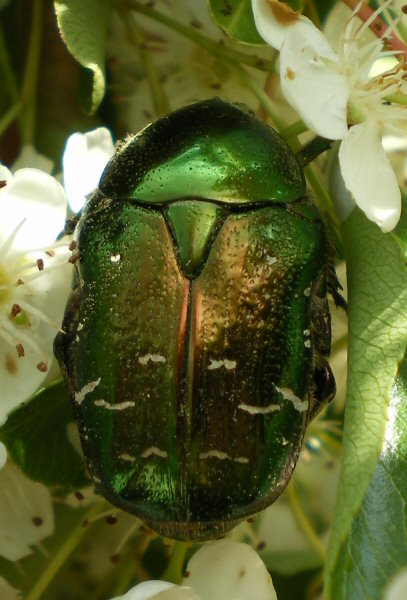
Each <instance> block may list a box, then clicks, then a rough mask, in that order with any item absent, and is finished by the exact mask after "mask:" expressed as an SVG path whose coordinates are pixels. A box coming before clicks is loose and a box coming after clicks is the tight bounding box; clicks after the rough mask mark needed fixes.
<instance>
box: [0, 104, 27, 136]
mask: <svg viewBox="0 0 407 600" xmlns="http://www.w3.org/2000/svg"><path fill="white" fill-rule="evenodd" d="M22 108H23V103H22V102H21V100H17V102H15V103H14V104H13V105H12V106H11V107H10V108H9V109H8V111H7V112H6V113H5V114H4V115H3V116H2V117H1V118H0V135H2V133H3V132H4V131H5V130H6V129H7V127H8V126H9V125H10V124H11V123H12V122H13V121H14V119H15V118H16V116H17V115H19V114H20V111H21V109H22Z"/></svg>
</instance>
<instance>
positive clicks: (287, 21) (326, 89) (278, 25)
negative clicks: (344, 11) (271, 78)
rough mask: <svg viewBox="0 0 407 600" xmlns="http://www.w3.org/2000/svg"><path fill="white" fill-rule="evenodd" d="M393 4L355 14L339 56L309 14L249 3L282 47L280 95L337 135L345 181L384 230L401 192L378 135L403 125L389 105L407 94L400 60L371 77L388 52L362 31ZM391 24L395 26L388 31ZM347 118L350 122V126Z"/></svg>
mask: <svg viewBox="0 0 407 600" xmlns="http://www.w3.org/2000/svg"><path fill="white" fill-rule="evenodd" d="M390 3H391V0H388V1H387V2H386V3H385V4H384V6H383V7H382V8H380V9H379V10H378V11H376V12H375V13H374V14H373V16H372V18H371V19H369V21H367V22H366V23H360V21H359V20H358V18H357V17H356V16H355V15H354V16H353V17H352V18H351V20H350V21H349V23H348V25H347V27H346V28H345V31H344V33H343V35H342V38H341V43H340V47H339V50H338V52H337V53H336V52H334V50H333V49H332V47H331V45H330V44H329V42H328V40H327V39H326V38H325V36H324V35H323V33H322V32H321V31H319V30H318V29H317V28H316V27H315V26H314V25H313V24H312V23H311V21H309V20H308V19H307V18H306V17H304V16H302V15H300V14H298V13H294V12H293V11H291V9H289V8H288V7H287V6H286V5H283V4H282V3H280V2H278V1H277V0H252V6H253V13H254V17H255V20H256V26H257V28H258V30H259V32H260V34H261V35H262V37H263V38H264V39H265V40H266V41H267V42H268V43H269V44H270V45H272V46H273V47H275V48H278V49H280V78H281V87H282V90H283V93H284V95H285V96H286V98H287V100H288V102H289V103H290V104H291V105H292V106H293V107H294V108H295V109H296V110H297V112H298V113H299V114H300V116H301V118H302V119H303V120H304V122H305V123H306V125H307V126H308V127H309V128H310V129H312V130H313V131H315V132H316V133H317V134H318V135H321V136H323V137H326V138H328V139H332V140H342V143H341V146H340V150H339V161H340V165H341V172H342V176H343V179H344V182H345V186H346V188H347V189H348V190H349V191H350V192H351V194H352V196H353V198H354V200H355V202H356V204H357V205H358V206H359V207H360V208H361V209H362V210H363V211H364V212H365V214H366V216H367V217H368V218H369V219H370V220H372V221H374V222H376V223H377V224H378V225H379V226H380V227H381V229H382V231H384V232H387V231H391V230H392V229H393V228H394V227H395V226H396V224H397V222H398V220H399V218H400V212H401V194H400V189H399V186H398V182H397V178H396V175H395V173H394V171H393V169H392V167H391V165H390V161H389V160H388V158H387V156H386V153H385V151H384V149H383V146H382V136H383V134H384V133H386V132H400V128H402V127H403V128H405V127H406V125H407V109H406V107H405V106H401V105H398V104H394V103H393V104H388V99H389V98H390V97H391V96H392V95H394V94H396V93H397V94H403V95H407V84H406V82H405V79H404V71H403V68H402V65H401V63H400V64H399V65H397V66H396V67H395V68H393V69H390V70H388V71H387V72H384V73H381V74H378V75H375V76H372V75H371V68H372V65H373V64H374V63H376V61H377V60H378V59H380V58H383V57H385V56H389V55H391V54H393V53H391V52H388V51H385V50H384V49H383V47H384V41H383V39H372V37H371V36H370V35H367V30H368V26H369V24H370V23H371V21H372V19H373V17H375V16H377V15H378V14H379V13H380V12H381V10H383V8H386V7H388V6H389V4H390ZM283 7H284V10H283ZM394 28H395V24H393V25H392V26H391V27H390V28H389V29H387V30H386V32H385V35H386V36H388V35H389V34H390V32H392V31H393V29H394ZM348 122H349V124H351V125H353V126H352V127H351V128H350V129H348ZM344 216H347V215H344Z"/></svg>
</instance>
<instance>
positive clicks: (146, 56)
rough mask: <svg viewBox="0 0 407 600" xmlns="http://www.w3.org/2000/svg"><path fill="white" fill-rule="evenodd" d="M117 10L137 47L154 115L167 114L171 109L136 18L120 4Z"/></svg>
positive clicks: (161, 115)
mask: <svg viewBox="0 0 407 600" xmlns="http://www.w3.org/2000/svg"><path fill="white" fill-rule="evenodd" d="M118 11H119V14H120V17H121V19H122V21H123V24H124V26H125V27H126V29H127V33H128V35H129V37H130V40H131V41H132V43H133V44H134V46H135V47H136V48H137V51H138V53H139V56H140V59H141V62H142V63H143V66H144V72H145V74H146V77H147V81H148V83H149V86H150V90H151V97H152V100H153V106H154V110H155V113H156V115H155V116H156V117H163V116H165V115H167V114H168V113H169V112H170V110H171V109H170V105H169V102H168V98H167V96H166V93H165V90H164V87H163V85H162V83H161V79H160V74H159V72H158V70H157V68H156V66H155V64H154V61H153V59H152V57H151V53H150V52H149V50H148V48H147V45H146V41H145V39H144V37H143V35H142V33H141V31H140V28H139V27H138V25H137V23H136V20H135V19H134V16H133V15H132V14H130V11H129V10H128V9H127V8H124V7H123V6H120V5H119V6H118Z"/></svg>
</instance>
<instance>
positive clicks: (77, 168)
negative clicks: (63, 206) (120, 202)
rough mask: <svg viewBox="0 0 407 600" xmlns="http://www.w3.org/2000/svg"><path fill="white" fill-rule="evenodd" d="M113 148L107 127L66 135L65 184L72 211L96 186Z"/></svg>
mask: <svg viewBox="0 0 407 600" xmlns="http://www.w3.org/2000/svg"><path fill="white" fill-rule="evenodd" d="M114 150H115V149H114V145H113V141H112V136H111V134H110V131H109V130H108V129H106V127H99V128H98V129H94V130H93V131H89V132H88V133H85V134H83V133H74V134H73V135H71V136H70V137H69V138H68V141H67V144H66V147H65V152H64V157H63V167H64V186H65V190H66V193H67V196H68V201H69V204H70V206H71V208H72V210H73V211H74V212H78V211H79V210H80V209H81V208H82V206H83V205H84V204H85V200H86V195H87V194H89V193H90V192H92V191H93V190H94V189H95V187H97V185H98V183H99V179H100V176H101V174H102V172H103V169H104V168H105V166H106V164H107V162H108V161H109V159H110V158H111V156H112V155H113V153H114Z"/></svg>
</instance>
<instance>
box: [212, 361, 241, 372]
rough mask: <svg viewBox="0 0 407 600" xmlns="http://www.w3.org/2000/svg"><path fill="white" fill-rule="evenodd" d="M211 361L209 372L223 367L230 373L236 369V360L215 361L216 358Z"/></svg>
mask: <svg viewBox="0 0 407 600" xmlns="http://www.w3.org/2000/svg"><path fill="white" fill-rule="evenodd" d="M209 360H210V361H211V363H210V365H209V366H208V371H214V370H215V369H220V368H221V367H225V369H227V370H228V371H232V370H233V369H234V368H235V367H236V361H235V360H229V359H227V358H224V359H223V360H215V359H214V358H210V359H209Z"/></svg>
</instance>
